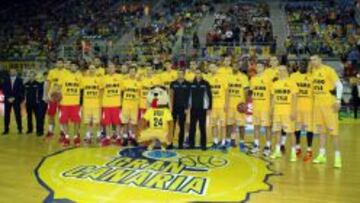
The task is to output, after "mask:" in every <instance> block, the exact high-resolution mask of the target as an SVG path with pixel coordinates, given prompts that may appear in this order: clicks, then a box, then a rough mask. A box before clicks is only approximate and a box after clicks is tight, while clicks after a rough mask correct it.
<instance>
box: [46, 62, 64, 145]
mask: <svg viewBox="0 0 360 203" xmlns="http://www.w3.org/2000/svg"><path fill="white" fill-rule="evenodd" d="M67 72H68V70H67V69H65V66H64V59H62V58H60V59H58V61H57V62H56V65H55V67H54V68H53V69H51V70H50V71H49V74H48V77H47V82H46V83H45V84H47V85H46V86H45V92H46V95H47V98H48V99H47V100H48V101H47V102H48V109H47V114H48V125H49V129H48V133H47V135H46V138H47V139H49V138H51V137H52V136H53V135H54V129H55V115H56V113H57V110H58V108H59V104H58V102H57V101H54V99H53V98H52V97H51V94H52V93H53V92H54V90H55V86H57V85H58V83H59V80H60V78H62V76H63V75H65V73H67ZM64 137H65V133H64V131H63V129H61V131H60V139H59V141H60V142H62V141H63V138H64Z"/></svg>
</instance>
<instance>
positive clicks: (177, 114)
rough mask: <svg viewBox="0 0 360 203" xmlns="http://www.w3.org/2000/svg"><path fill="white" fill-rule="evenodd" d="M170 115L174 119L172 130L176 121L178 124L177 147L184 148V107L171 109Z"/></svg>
mask: <svg viewBox="0 0 360 203" xmlns="http://www.w3.org/2000/svg"><path fill="white" fill-rule="evenodd" d="M172 116H173V119H174V130H175V126H176V123H178V124H179V128H180V130H179V140H178V147H179V149H182V148H184V136H185V121H186V113H185V109H183V108H180V109H173V112H172Z"/></svg>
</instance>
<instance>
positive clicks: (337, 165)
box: [334, 155, 342, 168]
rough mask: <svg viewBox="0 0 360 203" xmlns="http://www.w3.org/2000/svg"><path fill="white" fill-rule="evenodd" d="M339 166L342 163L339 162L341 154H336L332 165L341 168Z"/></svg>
mask: <svg viewBox="0 0 360 203" xmlns="http://www.w3.org/2000/svg"><path fill="white" fill-rule="evenodd" d="M341 166H342V164H341V156H340V155H336V156H335V160H334V167H335V168H341Z"/></svg>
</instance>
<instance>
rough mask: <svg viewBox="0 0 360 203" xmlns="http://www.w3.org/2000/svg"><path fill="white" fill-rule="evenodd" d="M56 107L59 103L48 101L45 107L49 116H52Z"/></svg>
mask: <svg viewBox="0 0 360 203" xmlns="http://www.w3.org/2000/svg"><path fill="white" fill-rule="evenodd" d="M58 108H59V103H57V102H54V101H49V103H48V108H47V114H48V115H49V116H52V117H54V116H55V114H56V112H57V109H58Z"/></svg>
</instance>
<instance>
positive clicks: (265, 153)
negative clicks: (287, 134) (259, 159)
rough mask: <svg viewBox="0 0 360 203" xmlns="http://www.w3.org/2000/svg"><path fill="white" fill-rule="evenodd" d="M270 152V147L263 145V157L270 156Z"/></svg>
mask: <svg viewBox="0 0 360 203" xmlns="http://www.w3.org/2000/svg"><path fill="white" fill-rule="evenodd" d="M270 154H271V149H270V147H264V150H263V155H264V156H265V157H268V156H270Z"/></svg>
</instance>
